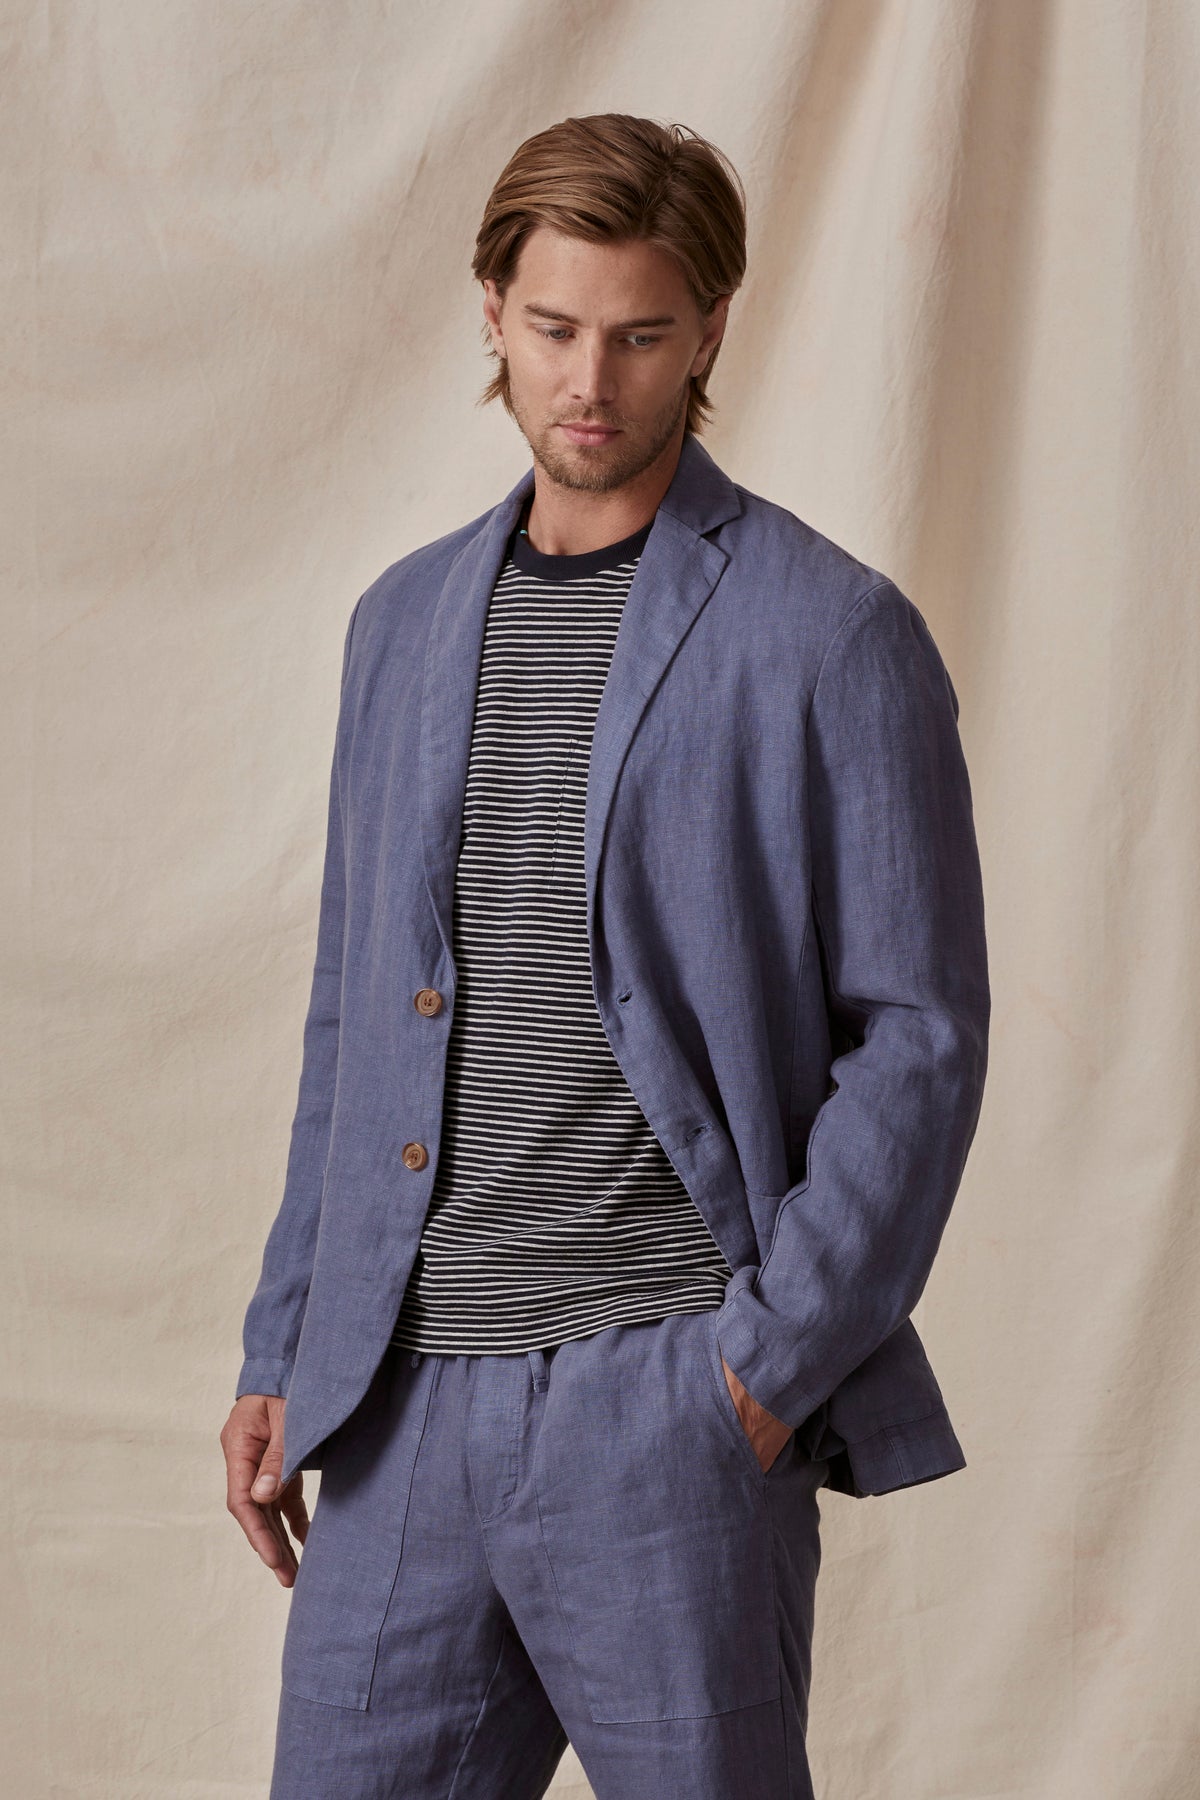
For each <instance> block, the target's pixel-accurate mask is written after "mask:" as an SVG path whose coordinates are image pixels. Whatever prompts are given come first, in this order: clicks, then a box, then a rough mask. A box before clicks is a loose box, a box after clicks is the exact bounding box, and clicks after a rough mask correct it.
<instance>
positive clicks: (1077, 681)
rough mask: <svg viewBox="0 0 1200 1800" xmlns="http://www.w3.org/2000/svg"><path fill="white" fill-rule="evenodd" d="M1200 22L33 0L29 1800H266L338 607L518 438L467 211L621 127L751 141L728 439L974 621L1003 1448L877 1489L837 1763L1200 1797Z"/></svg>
mask: <svg viewBox="0 0 1200 1800" xmlns="http://www.w3.org/2000/svg"><path fill="white" fill-rule="evenodd" d="M1198 35H1200V33H1198V25H1197V13H1196V10H1195V9H1194V8H1193V7H1189V5H1188V4H1187V3H1186V0H1142V3H1136V0H1129V3H1126V4H1121V3H1118V0H993V3H992V4H987V3H986V0H982V3H976V0H909V3H905V0H878V3H866V0H829V3H826V4H815V3H813V0H807V3H805V0H754V3H751V4H749V5H747V4H742V5H740V6H737V7H733V6H730V5H728V4H726V0H690V3H689V4H683V3H681V0H643V3H642V4H641V5H638V6H631V5H617V4H611V5H605V4H600V3H599V0H592V3H590V4H588V3H583V0H559V3H557V4H551V3H549V0H443V3H442V4H441V5H440V6H437V7H435V6H433V5H432V4H429V3H416V0H414V3H413V4H409V5H387V4H383V5H381V4H378V3H377V0H372V3H371V4H363V3H361V0H342V3H341V4H339V5H338V6H336V7H334V6H327V7H321V6H317V5H313V4H306V5H289V4H287V0H268V4H266V5H260V6H254V7H246V6H240V5H237V4H231V3H229V0H225V3H223V4H222V3H217V4H212V3H210V4H206V5H203V6H202V5H200V4H198V3H197V4H192V5H188V4H185V3H183V0H156V3H154V4H152V3H151V0H143V3H142V4H140V5H134V4H132V3H131V0H125V4H123V5H108V6H100V5H97V4H94V3H89V0H75V3H74V4H69V3H68V4H65V5H55V6H34V5H25V6H21V5H20V4H18V3H17V0H10V3H9V5H8V7H7V16H6V19H5V22H4V28H3V40H2V41H3V47H4V70H5V78H6V92H5V98H4V107H3V115H2V116H3V119H4V126H3V130H4V134H5V138H6V146H5V154H4V156H3V160H2V163H0V184H2V187H0V192H2V196H3V218H4V255H3V257H2V259H0V282H2V283H3V293H4V299H5V302H6V314H7V325H6V329H5V333H4V345H5V352H4V358H3V378H4V383H5V387H6V390H7V393H6V405H5V412H6V425H7V429H6V431H5V433H4V448H3V458H4V475H5V482H4V493H5V498H6V518H5V524H4V530H3V534H2V541H3V550H4V554H5V557H6V561H7V565H8V566H7V571H6V576H5V579H4V583H3V592H4V596H5V599H6V601H7V611H8V622H7V629H6V633H5V656H4V667H5V675H6V681H5V691H4V697H3V708H2V712H0V721H2V727H3V740H2V748H3V760H2V763H0V767H2V769H3V783H2V790H3V804H4V817H3V824H4V842H5V845H6V848H7V854H6V855H5V857H4V861H3V894H4V900H5V902H6V905H5V930H4V937H3V945H4V972H5V973H4V990H5V999H6V1006H5V1011H6V1031H5V1040H6V1049H7V1052H8V1054H7V1057H6V1059H5V1079H4V1102H5V1111H6V1120H7V1123H6V1128H5V1133H4V1145H5V1148H4V1166H5V1175H6V1182H5V1194H6V1219H7V1240H6V1241H7V1250H6V1254H5V1255H4V1258H3V1267H4V1272H5V1275H6V1277H7V1283H6V1294H5V1297H4V1303H3V1307H2V1309H0V1318H2V1320H3V1329H4V1338H5V1350H6V1355H5V1358H4V1375H3V1428H4V1435H5V1439H6V1443H5V1450H4V1456H3V1489H2V1493H0V1498H2V1502H3V1517H4V1525H5V1549H4V1563H5V1566H4V1568H3V1593H4V1596H5V1599H4V1612H5V1623H6V1629H5V1631H4V1633H3V1637H2V1640H0V1659H2V1662H3V1669H4V1693H5V1699H4V1706H5V1712H6V1715H7V1723H8V1727H9V1747H8V1748H7V1749H6V1751H5V1752H4V1756H5V1768H6V1773H5V1775H4V1777H3V1778H2V1783H3V1791H4V1792H5V1793H6V1794H11V1795H13V1796H14V1797H16V1796H20V1800H49V1797H51V1796H53V1797H56V1800H57V1797H60V1796H72V1797H73V1796H84V1797H86V1800H233V1797H238V1800H241V1797H242V1796H245V1797H246V1800H250V1797H251V1796H255V1797H261V1796H265V1794H266V1792H267V1782H268V1774H269V1763H270V1749H271V1739H272V1732H273V1725H274V1704H275V1697H276V1693H277V1685H276V1684H277V1670H278V1653H279V1646H280V1642H281V1638H282V1633H283V1627H284V1619H285V1613H286V1605H287V1601H286V1595H285V1594H284V1592H283V1590H281V1589H280V1588H278V1587H277V1586H276V1584H275V1582H274V1580H273V1579H272V1577H271V1576H270V1575H269V1574H267V1573H266V1571H264V1570H263V1569H262V1568H261V1566H260V1565H259V1564H258V1563H257V1561H256V1560H255V1559H254V1558H253V1555H252V1553H251V1552H250V1551H249V1550H248V1548H247V1547H246V1545H245V1543H244V1542H243V1540H242V1539H241V1536H240V1534H239V1532H238V1530H237V1528H236V1526H235V1525H234V1524H233V1522H232V1521H231V1520H230V1519H229V1518H227V1516H226V1514H225V1512H224V1508H223V1499H224V1486H223V1472H222V1467H221V1457H220V1451H219V1446H218V1442H217V1433H218V1430H219V1428H220V1426H221V1424H222V1422H223V1420H224V1417H225V1415H226V1412H227V1410H228V1407H229V1405H230V1403H231V1400H232V1391H233V1380H234V1376H235V1373H236V1369H237V1366H238V1363H239V1361H240V1341H239V1332H240V1325H241V1317H242V1312H243V1310H244V1307H245V1304H246V1302H247V1300H248V1298H249V1295H250V1291H251V1289H252V1287H253V1283H254V1280H255V1278H256V1275H257V1269H258V1260H259V1256H260V1254H261V1249H262V1243H263V1239H264V1236H265V1233H266V1230H267V1227H268V1225H269V1223H270V1220H271V1217H272V1215H273V1213H274V1210H275V1207H276V1205H277V1203H278V1199H279V1195H280V1192H281V1189H282V1180H283V1171H284V1162H285V1152H286V1143H287V1133H288V1127H289V1124H290V1120H291V1111H292V1107H293V1104H294V1100H295V1088H296V1080H297V1077H298V1073H299V1062H300V1032H301V1025H302V1021H303V1014H304V1008H305V1004H306V1000H307V991H308V981H309V976H310V972H311V964H312V955H313V949H314V943H315V931H316V914H317V898H318V887H319V881H320V858H321V852H322V839H323V827H324V799H325V784H326V779H327V771H328V758H329V754H330V748H331V744H332V731H333V723H334V717H335V710H336V697H337V677H338V669H339V657H340V650H341V644H342V637H343V632H344V629H345V624H346V619H347V617H348V614H349V611H350V608H351V606H352V605H353V603H354V601H355V599H356V598H357V596H358V594H359V593H360V592H361V591H362V589H363V588H364V587H365V586H366V585H367V584H368V582H369V581H371V580H372V579H373V578H374V577H375V576H376V575H377V574H378V573H379V572H380V571H381V570H382V569H383V568H384V567H385V566H386V564H387V563H389V562H391V561H392V560H394V559H395V558H396V557H398V556H400V555H402V554H403V553H404V552H405V551H407V550H409V549H411V548H413V547H415V546H416V545H417V544H420V543H423V542H426V541H428V540H429V539H431V538H433V537H435V536H437V535H439V534H440V533H442V532H444V531H447V530H449V529H450V528H452V527H453V526H456V525H458V524H460V523H462V522H464V521H465V520H467V519H469V518H471V517H473V516H474V515H475V514H476V513H478V512H480V511H482V510H483V508H485V507H486V506H488V505H490V504H492V503H493V502H494V501H496V500H498V499H499V498H501V497H502V495H503V494H504V493H505V492H507V490H508V488H509V487H510V486H511V485H512V483H513V482H514V481H515V480H516V478H517V476H518V474H519V473H520V471H521V469H522V468H523V467H525V466H526V463H527V452H526V447H525V445H524V442H523V440H522V439H521V438H520V437H519V435H518V433H517V432H516V429H515V427H514V426H512V425H511V424H510V423H509V422H508V420H507V418H506V417H505V415H504V414H503V413H502V412H501V411H499V410H498V409H494V410H493V411H492V412H490V413H487V414H485V413H483V412H482V411H480V410H478V409H476V407H475V406H474V400H475V397H476V395H477V393H478V391H479V388H480V386H481V384H482V381H483V379H484V378H485V374H486V365H485V362H484V358H483V355H482V352H481V349H480V347H479V336H478V332H479V324H480V319H481V314H480V307H479V292H478V290H477V289H476V288H475V286H474V284H473V283H472V281H471V277H470V271H469V259H470V252H471V246H472V241H473V238H474V233H475V230H476V227H477V223H478V218H479V213H480V210H481V207H482V204H483V201H484V198H485V195H486V192H487V190H488V187H489V185H490V182H491V180H492V179H493V178H494V176H495V174H496V173H498V171H499V169H500V167H501V166H502V164H503V162H504V160H505V159H506V158H507V156H508V155H509V154H510V152H511V151H512V149H513V148H514V147H515V146H516V144H517V143H518V142H519V141H520V140H521V139H522V138H523V137H525V136H527V135H529V134H530V133H531V132H533V131H535V130H538V129H540V128H542V127H543V126H545V125H548V124H550V123H552V122H553V121H554V120H556V119H558V118H561V117H563V116H564V115H566V114H568V113H585V112H593V111H601V110H608V109H612V110H620V111H629V112H639V113H648V114H651V115H653V116H655V117H658V118H662V119H680V120H683V121H684V122H686V123H688V124H690V125H692V126H693V127H695V128H696V129H698V130H700V131H702V132H704V133H706V134H707V135H709V136H711V137H712V138H714V139H715V140H716V142H717V143H719V144H720V145H721V146H722V147H723V148H724V149H726V150H727V151H728V153H729V154H730V155H731V156H732V158H733V159H734V161H735V163H736V165H737V166H738V168H739V169H740V171H741V173H742V175H743V178H744V180H745V182H746V184H747V188H748V191H749V200H750V223H751V235H750V250H751V273H750V278H749V280H748V282H747V284H746V286H745V288H744V289H743V291H742V292H741V294H740V295H739V296H738V297H737V299H736V300H735V301H734V303H733V307H732V310H731V315H730V327H729V333H728V337H727V339H726V344H725V347H724V349H723V351H722V356H721V361H720V366H719V369H718V371H717V374H716V377H715V381H714V395H715V398H716V400H717V401H718V402H719V406H720V412H719V417H718V420H717V422H716V424H715V426H714V428H713V429H712V430H711V432H710V433H709V435H708V437H707V438H706V443H707V444H708V446H709V448H710V449H711V450H712V452H713V454H714V455H715V456H716V458H717V460H718V461H719V462H720V463H721V464H722V465H723V466H724V467H725V468H726V469H727V470H728V471H729V473H730V474H732V475H733V476H734V477H735V478H736V479H738V480H740V481H742V482H744V483H745V484H747V485H748V486H749V487H751V488H753V489H756V490H757V491H759V492H760V493H763V494H766V495H768V496H770V497H771V498H772V499H775V500H778V501H780V502H782V503H783V504H785V505H787V506H789V507H791V508H792V510H793V511H795V512H797V513H799V514H800V515H801V516H802V517H803V518H805V519H807V520H808V521H810V522H811V523H812V524H813V525H815V526H817V527H818V528H819V529H820V530H822V531H824V532H826V533H827V534H828V535H829V536H831V537H833V538H835V539H836V540H838V541H839V542H841V543H842V544H844V545H846V546H847V547H848V548H850V549H851V550H853V551H854V552H855V553H856V554H857V555H860V556H862V557H864V558H865V559H866V560H868V561H870V562H872V563H873V564H875V565H877V566H880V567H882V568H883V569H884V570H886V571H887V572H888V573H889V574H891V575H893V576H894V578H895V579H896V580H897V581H898V582H899V583H900V585H901V586H902V587H903V588H904V590H905V591H906V592H907V593H908V594H909V595H910V596H911V597H912V598H913V599H914V600H915V602H916V603H917V604H918V605H919V606H920V607H921V609H922V611H923V612H924V614H925V616H926V617H927V619H928V621H929V623H930V625H931V628H932V629H933V631H934V634H935V637H936V638H937V641H938V643H939V645H940V647H941V649H942V652H943V655H944V656H945V658H946V661H947V663H948V665H949V667H950V669H951V672H952V675H953V678H954V681H955V685H956V688H957V690H958V693H959V697H960V700H961V705H962V716H961V728H962V733H963V737H964V742H965V746H966V751H967V756H968V760H969V764H970V767H971V771H972V780H973V786H974V791H975V797H976V809H977V819H978V827H979V836H980V847H981V853H982V857H983V862H984V873H985V881H986V886H987V894H988V904H989V931H990V945H991V958H992V973H993V988H994V1028H993V1040H992V1057H991V1069H990V1076H989V1084H988V1091H987V1095H986V1099H985V1103H984V1111H983V1116H982V1119H981V1123H980V1127H979V1131H978V1135H977V1138H976V1141H975V1146H974V1149H973V1151H972V1156H971V1160H970V1162H969V1164H968V1169H967V1174H966V1178H965V1181H964V1185H963V1189H962V1192H961V1195H960V1198H959V1201H958V1204H957V1207H956V1209H955V1213H954V1215H953V1217H952V1220H951V1223H950V1227H949V1229H948V1232H947V1235H946V1238H945V1240H944V1245H943V1250H942V1253H941V1255H940V1258H939V1261H938V1263H937V1265H936V1267H935V1270H934V1274H933V1277H932V1280H931V1282H930V1284H929V1287H928V1289H927V1290H926V1294H925V1296H924V1297H923V1299H922V1302H921V1306H920V1308H919V1311H918V1315H917V1318H918V1323H919V1326H920V1328H921V1331H922V1333H923V1336H924V1338H925V1341H926V1344H927V1346H928V1348H929V1351H930V1354H931V1357H932V1359H933V1361H934V1365H935V1367H936V1369H937V1371H938V1373H939V1375H940V1377H941V1379H942V1383H943V1387H944V1390H945V1393H946V1398H947V1401H948V1404H949V1406H950V1408H951V1412H952V1414H953V1416H954V1419H955V1422H956V1424H957V1425H958V1427H959V1430H960V1434H961V1436H962V1439H963V1443H964V1446H965V1449H966V1452H967V1456H968V1459H969V1465H970V1466H969V1468H968V1469H967V1470H965V1471H964V1472H962V1473H961V1474H958V1475H955V1476H952V1477H949V1478H948V1479H946V1480H944V1481H941V1482H936V1483H932V1484H930V1485H927V1486H923V1487H918V1488H914V1489H910V1490H908V1491H906V1492H903V1493H899V1494H895V1495H891V1496H888V1497H886V1498H885V1499H882V1500H879V1499H876V1500H866V1501H853V1500H851V1499H849V1498H847V1497H845V1496H840V1495H836V1494H834V1495H828V1496H826V1498H825V1502H824V1531H823V1542H824V1566H823V1570H822V1576H821V1583H820V1588H819V1594H818V1622H817V1642H816V1664H815V1681H814V1692H813V1721H812V1731H811V1751H812V1757H813V1762H814V1766H815V1769H816V1772H817V1775H818V1791H819V1792H820V1793H821V1795H822V1796H823V1800H1193V1797H1194V1796H1195V1795H1196V1794H1197V1793H1200V1775H1198V1774H1197V1773H1196V1770H1197V1767H1200V1732H1198V1723H1197V1721H1198V1717H1200V1710H1198V1702H1200V1656H1198V1655H1197V1619H1198V1617H1200V1578H1198V1576H1197V1569H1196V1565H1197V1560H1198V1558H1197V1530H1196V1523H1197V1483H1198V1482H1200V1407H1198V1405H1197V1398H1198V1381H1197V1373H1196V1371H1197V1358H1198V1354H1200V1307H1198V1306H1197V1264H1198V1258H1197V1248H1198V1245H1197V1217H1196V1204H1195V1194H1196V1179H1197V1107H1196V1098H1195V1097H1196V1092H1197V1031H1196V1016H1197V1006H1196V975H1197V963H1198V961H1200V949H1198V946H1197V940H1196V935H1195V930H1194V909H1195V902H1196V895H1197V833H1196V803H1197V792H1196V781H1195V773H1196V754H1197V736H1196V729H1197V711H1198V708H1197V685H1198V669H1200V659H1198V658H1197V642H1196V638H1197V627H1196V602H1197V595H1196V579H1195V577H1196V567H1197V549H1198V546H1197V542H1196V531H1195V516H1196V506H1197V491H1198V477H1200V445H1198V439H1197V430H1196V421H1197V416H1198V415H1197V401H1198V398H1200V396H1198V394H1197V380H1196V375H1197V361H1198V358H1197V342H1196V335H1195V333H1196V314H1195V299H1196V293H1197V278H1198V276H1200V269H1198V268H1197V261H1198V243H1200V234H1198V231H1197V224H1198V221H1197V207H1196V170H1197V168H1198V167H1200V142H1198V136H1200V133H1198V129H1197V109H1196V104H1195V95H1196V92H1197V87H1198V77H1200V44H1198ZM309 1484H310V1491H311V1490H315V1485H316V1484H315V1478H314V1477H311V1476H310V1477H309ZM554 1791H555V1792H556V1793H558V1794H568V1793H570V1794H583V1793H585V1792H586V1789H585V1787H584V1784H583V1781H582V1777H581V1775H580V1774H579V1769H578V1764H577V1763H576V1762H575V1760H574V1757H573V1755H571V1754H568V1757H567V1759H566V1760H565V1761H564V1763H563V1766H562V1769H561V1771H560V1776H559V1778H558V1781H557V1783H556V1787H555V1790H554Z"/></svg>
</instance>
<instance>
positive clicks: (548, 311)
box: [521, 300, 679, 331]
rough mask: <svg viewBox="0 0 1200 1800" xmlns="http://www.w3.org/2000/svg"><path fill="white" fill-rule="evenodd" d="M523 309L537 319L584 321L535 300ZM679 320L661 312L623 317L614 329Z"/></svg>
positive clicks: (638, 328)
mask: <svg viewBox="0 0 1200 1800" xmlns="http://www.w3.org/2000/svg"><path fill="white" fill-rule="evenodd" d="M521 311H522V312H524V313H530V314H531V315H532V316H533V317H534V318H536V319H556V320H558V321H559V323H560V324H563V325H578V324H580V323H582V321H581V320H579V319H573V318H572V317H571V315H570V313H565V312H556V311H555V309H554V307H552V306H539V305H538V303H537V301H535V300H527V301H526V302H525V304H524V305H523V306H522V308H521ZM678 322H679V321H678V320H677V319H676V318H675V316H674V314H672V313H661V314H660V315H659V316H658V318H656V319H622V320H621V322H620V324H619V325H614V327H613V330H614V331H635V330H641V329H643V328H644V327H645V326H647V325H676V324H678Z"/></svg>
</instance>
